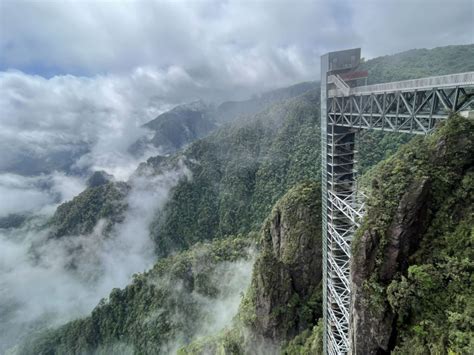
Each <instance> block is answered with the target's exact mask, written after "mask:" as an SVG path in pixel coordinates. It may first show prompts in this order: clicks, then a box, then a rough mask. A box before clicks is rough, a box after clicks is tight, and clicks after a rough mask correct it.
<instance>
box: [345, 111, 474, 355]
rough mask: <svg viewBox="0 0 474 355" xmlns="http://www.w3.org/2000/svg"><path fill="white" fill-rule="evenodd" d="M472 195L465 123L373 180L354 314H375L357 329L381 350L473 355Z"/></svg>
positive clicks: (470, 137) (471, 128) (406, 151)
mask: <svg viewBox="0 0 474 355" xmlns="http://www.w3.org/2000/svg"><path fill="white" fill-rule="evenodd" d="M473 196H474V124H473V123H472V122H470V121H468V120H467V119H463V118H460V117H452V118H451V119H450V120H448V121H447V122H446V123H445V124H444V125H443V127H441V128H440V129H439V130H438V131H437V132H436V133H435V134H433V135H432V136H429V137H427V138H425V139H422V138H418V139H415V140H414V141H413V142H412V143H411V144H409V145H407V146H405V147H404V148H402V149H401V150H400V151H399V152H398V153H397V154H396V155H394V156H393V157H391V158H389V159H388V160H386V161H384V162H383V163H381V164H380V166H378V167H377V168H376V169H375V171H374V172H373V174H372V194H371V197H370V199H369V201H368V206H369V207H368V212H367V218H366V220H365V222H364V224H363V226H362V227H361V228H360V229H359V230H358V234H357V238H356V240H355V242H354V265H353V270H352V271H353V275H352V277H353V282H354V283H355V285H356V286H355V289H354V291H355V293H356V307H357V308H358V309H356V312H360V313H369V314H370V315H367V314H366V315H365V317H366V318H367V320H363V321H361V322H360V323H356V328H357V329H356V331H357V332H358V333H360V334H361V336H363V335H364V334H366V330H367V331H369V330H368V329H372V330H373V332H372V334H378V335H376V336H375V335H374V339H377V338H378V339H383V338H386V339H387V342H384V341H381V340H373V341H374V342H379V343H377V344H374V348H375V347H379V348H384V347H385V346H387V347H388V348H389V349H393V348H395V350H394V351H395V353H397V354H407V353H411V354H429V353H431V354H441V353H447V352H449V353H453V354H468V353H472V352H473V350H474V342H473V339H474V337H473V335H474V333H473V330H474V321H473V320H474V313H473V311H474V297H473V294H474V288H473V285H472V271H473V270H474V264H473V260H474V259H473V257H474V255H473V248H472V247H473V245H472V244H473V236H474V234H473V226H474V219H473V216H474V214H473V211H474V210H473V206H474V204H473V202H474V200H473ZM390 319H393V322H394V324H393V325H392V324H390ZM378 325H379V328H378V329H377V326H378ZM384 328H386V329H387V330H385V329H384ZM384 333H386V334H384ZM356 339H358V336H356ZM359 341H360V342H362V343H364V345H363V346H366V344H367V343H369V344H370V343H371V342H372V341H368V340H367V339H365V338H364V339H359ZM374 348H371V349H374ZM385 350H387V349H385Z"/></svg>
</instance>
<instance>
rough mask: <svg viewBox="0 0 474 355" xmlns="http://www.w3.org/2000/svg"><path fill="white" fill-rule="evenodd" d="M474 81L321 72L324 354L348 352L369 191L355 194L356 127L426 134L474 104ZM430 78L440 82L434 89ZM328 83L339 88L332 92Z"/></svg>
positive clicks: (459, 77) (325, 67)
mask: <svg viewBox="0 0 474 355" xmlns="http://www.w3.org/2000/svg"><path fill="white" fill-rule="evenodd" d="M323 57H324V56H323ZM324 60H327V59H324ZM324 60H322V70H321V71H322V72H323V73H328V72H329V71H328V68H329V65H328V62H324ZM325 75H326V74H325ZM473 79H474V73H463V74H456V75H454V76H444V77H434V78H424V79H417V80H414V81H407V82H397V83H388V84H381V85H372V86H366V87H356V88H350V89H348V87H347V86H346V84H345V83H344V82H343V81H342V79H341V77H340V76H338V75H329V76H327V77H323V79H322V81H321V142H322V169H321V170H322V179H323V184H322V185H323V186H322V193H323V201H322V206H323V282H324V286H323V287H324V289H323V297H324V303H323V313H324V320H325V326H324V352H325V354H331V355H332V354H334V355H336V354H337V355H339V354H348V353H350V352H351V342H350V329H349V325H350V323H351V320H350V318H351V314H350V307H351V305H350V302H351V294H350V260H351V241H352V239H353V236H354V233H355V231H356V229H357V228H358V227H359V224H360V221H361V219H362V217H363V215H364V202H363V200H364V196H362V195H361V194H360V193H358V192H357V183H356V179H357V170H356V164H357V161H356V156H357V152H356V149H355V148H356V136H357V134H358V132H360V130H362V129H367V130H382V131H389V132H406V133H412V134H428V133H430V132H431V131H432V130H433V128H434V127H435V125H436V123H437V122H438V121H440V120H444V119H446V118H447V117H448V115H449V114H450V113H452V112H458V111H463V110H473V109H474V80H473ZM470 80H471V81H470ZM433 83H436V84H438V85H437V86H433V85H432V86H430V84H433ZM329 85H334V86H335V87H336V88H335V89H332V90H328V86H329ZM328 93H329V94H328Z"/></svg>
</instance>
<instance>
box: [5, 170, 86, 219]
mask: <svg viewBox="0 0 474 355" xmlns="http://www.w3.org/2000/svg"><path fill="white" fill-rule="evenodd" d="M84 188H85V184H84V182H83V181H82V180H81V179H80V178H78V177H73V176H67V175H65V174H64V173H60V172H55V173H53V174H50V175H40V176H35V177H24V176H21V175H16V174H11V173H7V174H0V196H1V199H0V217H4V216H7V215H9V214H12V213H34V214H44V215H51V214H52V213H53V212H54V209H55V207H56V206H57V205H58V204H59V203H62V202H64V201H67V200H70V199H72V198H73V197H74V196H76V195H77V194H79V193H80V192H81V191H82V190H84Z"/></svg>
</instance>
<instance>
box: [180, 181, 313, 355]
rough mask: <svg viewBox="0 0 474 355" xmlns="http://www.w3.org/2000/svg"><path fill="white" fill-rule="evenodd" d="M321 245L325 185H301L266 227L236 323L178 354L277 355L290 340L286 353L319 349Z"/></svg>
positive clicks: (281, 203) (283, 201)
mask: <svg viewBox="0 0 474 355" xmlns="http://www.w3.org/2000/svg"><path fill="white" fill-rule="evenodd" d="M321 246H322V243H321V187H320V184H318V183H310V182H306V183H303V184H299V185H297V186H295V187H294V188H292V189H290V190H289V191H288V192H287V193H286V194H285V195H284V196H283V197H282V198H281V199H280V200H279V201H278V202H277V203H276V205H275V206H274V207H273V209H272V212H271V213H270V215H269V216H268V218H267V219H266V221H265V223H264V225H263V228H262V231H261V236H260V252H259V256H258V258H257V260H256V261H255V264H254V268H253V274H252V282H251V284H250V287H249V289H248V290H247V292H246V295H245V297H244V298H243V300H242V303H241V304H240V309H239V312H238V314H237V316H236V317H235V319H234V323H233V325H232V326H231V327H229V328H227V329H225V330H224V331H223V332H221V333H220V334H217V335H215V336H212V337H207V338H204V339H199V340H197V341H195V342H193V343H192V344H190V345H189V346H187V347H184V348H182V349H181V350H180V351H179V353H180V354H183V355H184V354H187V355H191V354H194V355H196V354H201V355H204V354H216V353H221V354H234V355H238V354H249V353H250V354H255V353H258V354H275V353H278V352H279V350H280V348H281V346H282V345H285V343H287V342H288V341H290V343H289V344H288V345H287V347H286V350H285V353H286V354H299V351H300V350H301V351H302V349H304V348H308V349H317V348H318V347H319V348H320V345H321V344H320V342H319V341H317V339H319V340H320V339H321V337H320V336H318V334H319V331H320V328H321V327H320V326H317V323H318V320H319V319H320V317H321V315H322V309H321V307H322V306H321V297H322V287H321V278H322V272H321V260H322V254H321ZM313 327H314V329H313ZM295 337H296V338H295ZM293 338H295V339H294V340H293Z"/></svg>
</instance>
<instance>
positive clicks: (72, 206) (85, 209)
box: [50, 182, 129, 237]
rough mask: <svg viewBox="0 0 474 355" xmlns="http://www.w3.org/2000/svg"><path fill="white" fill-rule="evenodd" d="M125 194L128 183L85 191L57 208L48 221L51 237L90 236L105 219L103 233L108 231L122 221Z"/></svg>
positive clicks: (104, 185) (111, 184) (127, 189)
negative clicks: (100, 221) (98, 223)
mask: <svg viewBox="0 0 474 355" xmlns="http://www.w3.org/2000/svg"><path fill="white" fill-rule="evenodd" d="M128 191H129V186H128V185H127V184H125V183H113V182H109V183H105V184H102V185H99V186H95V187H90V188H88V189H86V190H85V191H84V192H82V193H81V194H79V195H78V196H76V197H74V199H73V200H72V201H69V202H66V203H63V204H62V205H60V206H59V207H58V208H57V210H56V212H55V214H54V216H53V217H52V218H51V222H50V225H51V227H52V229H53V232H52V236H54V237H62V236H64V235H80V234H89V233H91V232H92V230H93V229H94V227H95V226H96V224H97V222H98V221H99V220H100V219H105V220H107V225H106V227H105V231H106V232H107V231H109V230H110V228H111V227H112V225H113V224H114V223H118V222H120V221H122V220H123V214H124V212H125V210H126V209H127V204H126V202H125V196H126V195H127V193H128Z"/></svg>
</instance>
